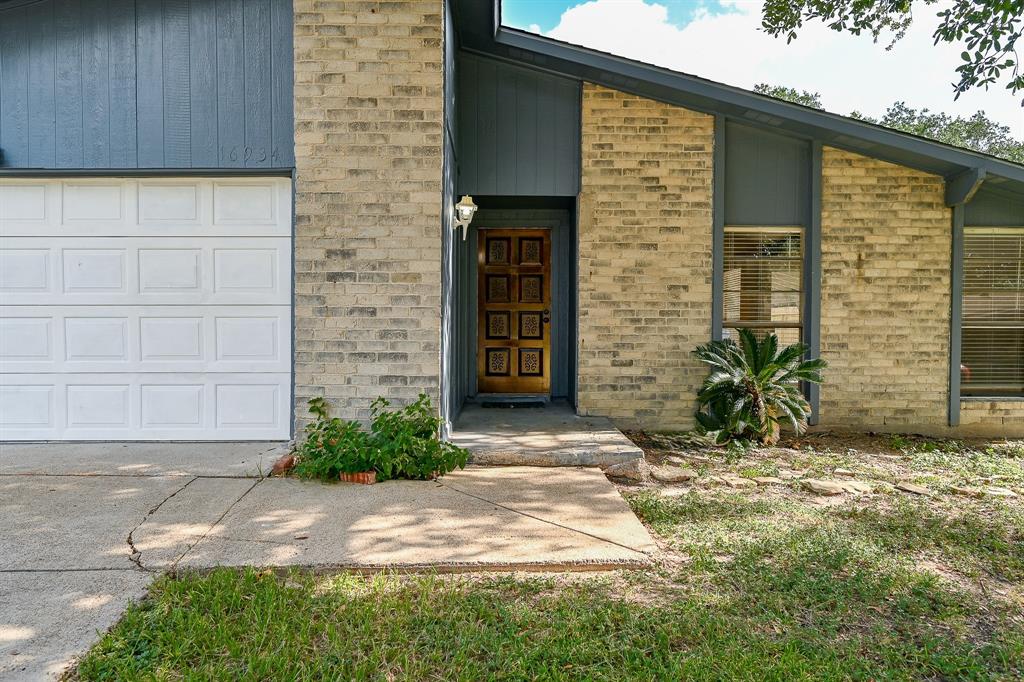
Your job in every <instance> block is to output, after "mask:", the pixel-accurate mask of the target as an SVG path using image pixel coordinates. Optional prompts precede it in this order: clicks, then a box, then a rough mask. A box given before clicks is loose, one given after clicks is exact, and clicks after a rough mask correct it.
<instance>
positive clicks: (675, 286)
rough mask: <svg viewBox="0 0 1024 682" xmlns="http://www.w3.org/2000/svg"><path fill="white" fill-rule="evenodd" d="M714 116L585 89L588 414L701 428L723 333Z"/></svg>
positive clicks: (583, 282) (582, 249) (582, 257)
mask: <svg viewBox="0 0 1024 682" xmlns="http://www.w3.org/2000/svg"><path fill="white" fill-rule="evenodd" d="M713 144H714V118H713V117H712V116H708V115H705V114H700V113H696V112H693V111H689V110H686V109H682V108H679V107H673V106H670V105H667V104H661V103H658V102H654V101H651V100H647V99H642V98H640V97H635V96H632V95H626V94H623V93H620V92H616V91H613V90H608V89H605V88H601V87H598V86H594V85H591V84H585V85H584V88H583V177H582V192H581V196H580V215H579V316H580V319H579V393H578V401H579V411H580V413H581V414H588V415H605V416H608V417H611V418H612V419H613V420H615V421H616V422H617V423H618V424H620V425H623V426H644V427H650V428H661V429H677V428H689V427H691V426H692V425H693V412H694V410H695V409H696V401H695V395H696V391H697V389H698V388H699V386H700V383H701V381H702V380H703V379H704V376H705V375H706V372H705V370H704V369H703V367H702V366H700V365H699V364H698V363H696V362H695V361H694V360H693V358H692V357H691V356H690V352H691V351H692V350H693V349H694V347H696V346H697V345H698V344H701V343H706V342H707V341H708V339H709V338H710V337H711V232H712V225H711V187H712V166H713V159H712V147H713Z"/></svg>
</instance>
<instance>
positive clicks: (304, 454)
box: [294, 398, 377, 481]
mask: <svg viewBox="0 0 1024 682" xmlns="http://www.w3.org/2000/svg"><path fill="white" fill-rule="evenodd" d="M330 409H331V408H330V405H328V404H327V401H326V400H324V399H323V398H313V399H312V400H310V401H309V413H310V414H312V415H313V416H314V417H315V419H314V420H313V422H312V423H310V425H309V426H307V427H306V438H305V440H303V441H302V442H301V443H300V444H299V445H298V446H297V447H296V448H295V452H294V454H295V460H296V461H295V469H294V472H295V474H296V475H297V476H301V477H302V478H319V479H321V480H324V481H336V480H338V475H339V474H343V473H345V474H353V473H358V472H361V471H371V470H373V469H376V468H377V461H376V459H375V457H374V455H375V451H374V448H373V447H372V444H371V441H370V434H368V433H366V432H365V431H363V430H362V428H360V426H359V422H354V421H344V420H342V419H338V418H337V417H331V416H330Z"/></svg>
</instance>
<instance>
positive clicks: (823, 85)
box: [546, 0, 1024, 138]
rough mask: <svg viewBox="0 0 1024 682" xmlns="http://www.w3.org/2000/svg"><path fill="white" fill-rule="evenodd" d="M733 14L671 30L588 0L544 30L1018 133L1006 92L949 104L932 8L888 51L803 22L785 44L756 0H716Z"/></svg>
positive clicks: (662, 60)
mask: <svg viewBox="0 0 1024 682" xmlns="http://www.w3.org/2000/svg"><path fill="white" fill-rule="evenodd" d="M722 4H723V5H730V6H732V8H733V9H734V10H735V11H734V12H730V13H726V14H711V13H709V12H707V11H706V10H698V11H697V14H696V16H695V18H694V19H693V21H691V22H690V23H689V24H687V25H686V26H684V27H682V28H679V27H677V26H675V25H673V24H671V23H669V21H668V10H667V9H666V8H665V7H664V6H662V5H658V4H655V3H654V2H653V1H652V2H651V3H650V4H648V2H645V0H589V1H588V2H584V3H582V4H580V5H577V6H575V7H572V8H570V9H568V10H566V11H565V12H564V13H563V14H562V18H561V20H560V22H559V24H558V25H557V26H556V27H555V28H553V29H552V30H551V31H549V32H548V33H547V34H546V35H548V36H550V37H552V38H556V39H558V40H564V41H567V42H570V43H574V44H577V45H585V46H587V47H591V48H594V49H597V50H602V51H605V52H611V53H614V54H617V55H621V56H623V57H629V58H632V59H638V60H641V61H644V62H648V63H651V64H657V65H659V66H664V67H667V68H670V69H673V70H676V71H682V72H684V73H689V74H693V75H696V76H700V77H702V78H708V79H710V80H714V81H719V82H722V83H728V84H729V85H734V86H738V87H742V88H748V89H749V88H752V87H753V86H754V84H755V83H761V82H766V83H772V84H778V85H789V86H792V87H795V88H799V89H805V90H811V91H817V92H820V93H821V95H822V100H823V101H824V104H825V106H826V108H828V110H829V111H834V112H836V113H840V114H848V113H850V112H851V111H853V110H858V111H861V112H863V113H865V114H869V115H873V116H878V115H880V114H882V113H883V112H884V111H885V109H886V107H888V106H889V105H891V104H892V103H893V102H896V101H899V100H903V101H906V102H907V104H908V105H909V106H912V107H915V108H925V107H927V108H929V109H931V110H933V111H946V112H949V113H951V114H960V115H966V116H969V115H971V114H973V113H974V112H975V111H977V110H979V109H984V110H985V112H986V113H987V114H988V115H989V116H990V117H991V118H994V119H995V120H997V121H999V122H1001V123H1003V124H1005V125H1008V126H1010V128H1011V129H1012V131H1013V133H1014V135H1016V136H1017V137H1019V138H1024V109H1022V108H1021V103H1020V97H1019V96H1014V95H1011V94H1010V93H1009V91H1007V90H1003V89H1002V88H1001V87H999V88H990V89H989V90H987V91H985V90H974V91H970V92H967V93H966V94H964V95H962V96H961V97H960V99H959V100H956V101H954V100H953V94H952V86H951V82H952V80H953V77H954V76H955V72H954V69H955V67H956V66H957V65H958V64H959V63H960V57H959V54H960V50H959V49H958V47H957V46H956V45H948V44H945V43H943V44H940V45H937V46H936V45H933V44H932V38H931V33H932V31H933V30H934V27H935V23H936V21H937V20H935V19H934V13H935V12H937V11H938V10H937V9H936V8H935V7H934V6H927V7H924V8H923V9H922V11H919V12H918V13H917V15H916V16H915V21H914V23H913V25H912V26H911V28H910V30H909V31H908V32H907V35H906V36H905V37H904V38H903V40H901V41H900V42H898V43H896V45H895V47H893V48H892V49H891V50H888V51H887V50H886V49H885V46H886V45H887V44H888V43H886V42H883V41H881V40H880V42H879V43H874V42H873V41H872V39H871V37H870V36H866V35H862V36H853V35H849V34H845V33H837V32H835V31H832V30H829V29H828V28H827V27H825V26H823V25H822V24H821V23H820V22H814V23H809V24H806V25H805V26H804V28H803V29H802V31H801V32H800V35H799V37H798V38H797V39H796V40H794V41H793V42H792V43H789V44H788V45H787V44H786V41H785V38H773V37H771V36H769V35H768V34H767V33H765V32H764V31H761V30H759V29H760V25H761V2H760V1H758V0H731V1H730V0H723V2H722Z"/></svg>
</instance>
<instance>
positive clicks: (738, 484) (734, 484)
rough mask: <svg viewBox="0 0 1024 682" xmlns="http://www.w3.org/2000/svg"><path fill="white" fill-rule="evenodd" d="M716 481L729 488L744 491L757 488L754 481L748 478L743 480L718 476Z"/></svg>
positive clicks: (741, 478) (736, 477) (735, 477)
mask: <svg viewBox="0 0 1024 682" xmlns="http://www.w3.org/2000/svg"><path fill="white" fill-rule="evenodd" d="M718 480H720V481H721V482H722V483H724V484H725V485H727V486H729V487H730V488H737V489H744V488H756V487H757V482H756V481H754V480H753V479H750V478H743V477H742V476H719V477H718Z"/></svg>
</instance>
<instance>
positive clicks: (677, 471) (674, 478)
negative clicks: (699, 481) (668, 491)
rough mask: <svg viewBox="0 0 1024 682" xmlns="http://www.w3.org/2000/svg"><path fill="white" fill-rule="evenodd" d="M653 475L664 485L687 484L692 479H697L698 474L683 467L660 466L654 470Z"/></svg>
mask: <svg viewBox="0 0 1024 682" xmlns="http://www.w3.org/2000/svg"><path fill="white" fill-rule="evenodd" d="M651 475H652V476H654V479H655V480H656V481H661V482H662V483H685V482H686V481H689V480H690V479H691V478H696V477H697V472H696V471H694V470H693V469H685V468H683V467H666V466H660V467H654V468H652V469H651Z"/></svg>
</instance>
